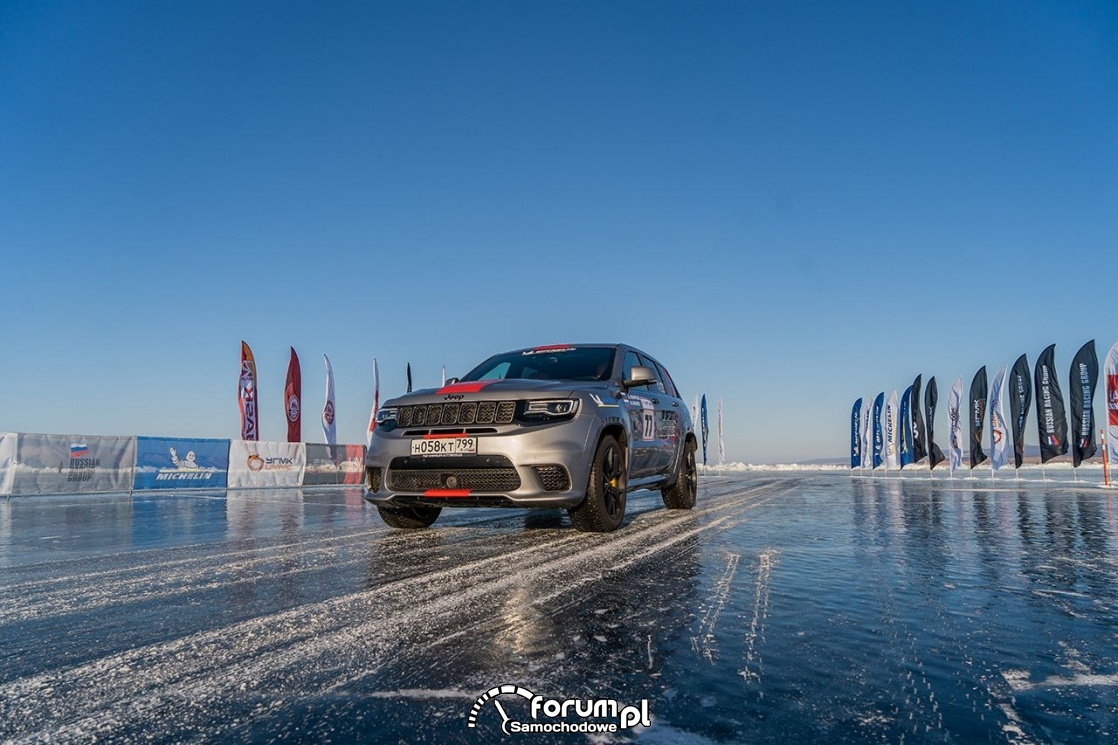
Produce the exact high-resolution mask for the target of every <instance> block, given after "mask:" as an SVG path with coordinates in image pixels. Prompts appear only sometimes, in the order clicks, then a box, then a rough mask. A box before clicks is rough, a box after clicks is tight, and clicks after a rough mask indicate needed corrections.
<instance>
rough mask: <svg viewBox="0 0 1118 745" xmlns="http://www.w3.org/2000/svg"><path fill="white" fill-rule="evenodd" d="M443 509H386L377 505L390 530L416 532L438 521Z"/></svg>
mask: <svg viewBox="0 0 1118 745" xmlns="http://www.w3.org/2000/svg"><path fill="white" fill-rule="evenodd" d="M442 511H443V508H442V507H385V506H382V505H377V512H379V513H380V519H381V520H384V522H386V523H388V527H390V528H404V529H406V530H415V529H416V528H426V527H427V526H429V525H430V524H431V523H433V522H435V520H437V519H438V517H439V513H440V512H442Z"/></svg>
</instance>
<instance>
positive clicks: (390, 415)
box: [377, 406, 398, 429]
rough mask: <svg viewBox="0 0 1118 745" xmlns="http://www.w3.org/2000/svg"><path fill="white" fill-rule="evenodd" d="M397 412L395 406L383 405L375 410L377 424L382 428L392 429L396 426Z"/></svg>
mask: <svg viewBox="0 0 1118 745" xmlns="http://www.w3.org/2000/svg"><path fill="white" fill-rule="evenodd" d="M397 413H398V411H397V409H396V407H395V406H384V407H382V408H381V409H380V410H379V411H377V426H378V427H382V428H384V429H393V428H395V427H396V414H397Z"/></svg>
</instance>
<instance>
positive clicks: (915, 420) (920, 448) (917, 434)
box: [910, 375, 928, 463]
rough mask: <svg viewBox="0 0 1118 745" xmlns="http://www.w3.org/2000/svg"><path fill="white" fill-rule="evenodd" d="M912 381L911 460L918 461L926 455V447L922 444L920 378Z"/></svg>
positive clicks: (922, 423)
mask: <svg viewBox="0 0 1118 745" xmlns="http://www.w3.org/2000/svg"><path fill="white" fill-rule="evenodd" d="M921 377H923V376H922V375H917V376H916V380H914V381H912V404H911V407H912V410H911V412H910V413H911V414H912V462H913V463H919V462H920V461H922V460H924V458H926V457H927V455H928V447H927V445H925V444H924V434H925V433H924V417H923V416H922V415H921V414H920V378H921Z"/></svg>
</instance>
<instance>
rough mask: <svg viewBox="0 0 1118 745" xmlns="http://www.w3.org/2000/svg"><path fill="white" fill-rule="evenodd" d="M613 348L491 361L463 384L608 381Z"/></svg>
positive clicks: (537, 352) (544, 351)
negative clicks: (514, 381) (476, 381)
mask: <svg viewBox="0 0 1118 745" xmlns="http://www.w3.org/2000/svg"><path fill="white" fill-rule="evenodd" d="M615 351H616V350H615V349H614V348H613V347H558V348H541V349H528V350H525V351H523V352H509V353H507V354H498V355H496V356H495V357H490V358H489V359H487V360H486V361H485V362H482V363H481V364H480V365H478V366H477V367H475V368H474V369H473V370H470V371H469V372H468V373H466V374H465V375H463V376H462V378H461V379H462V380H504V379H506V378H518V379H522V380H609V378H610V375H611V374H612V372H613V355H614V352H615Z"/></svg>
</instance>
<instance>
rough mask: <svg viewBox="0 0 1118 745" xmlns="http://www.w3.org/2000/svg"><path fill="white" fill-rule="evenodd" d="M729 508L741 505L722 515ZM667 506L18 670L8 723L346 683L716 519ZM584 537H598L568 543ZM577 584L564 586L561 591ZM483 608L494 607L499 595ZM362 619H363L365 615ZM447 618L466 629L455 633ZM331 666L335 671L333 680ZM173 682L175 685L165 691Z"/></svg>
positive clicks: (144, 711)
mask: <svg viewBox="0 0 1118 745" xmlns="http://www.w3.org/2000/svg"><path fill="white" fill-rule="evenodd" d="M780 486H781V482H777V483H774V484H768V485H762V486H758V487H755V488H753V489H750V490H745V491H739V492H736V493H732V494H729V495H727V496H728V497H739V498H740V497H757V496H760V495H763V494H765V493H767V492H771V491H773V490H775V489H778V488H779V487H780ZM750 506H751V505H750V503H748V502H747V503H745V504H744V505H743V504H742V503H741V502H740V500H737V501H735V500H733V499H724V500H720V501H719V502H716V503H714V504H712V505H710V506H708V507H704V508H700V509H696V510H693V511H691V514H693V515H696V516H698V517H700V518H714V520H713V522H714V523H715V524H716V525H717V524H718V523H720V522H732V520H731V518H732V517H733V516H734V514H736V513H740V512H742V511H744V510H747V509H749V508H750ZM726 512H728V513H730V514H729V515H722V514H721V513H726ZM657 514H658V515H659V516H660V519H652V518H650V519H648V520H647V521H644V520H638V521H635V522H633V523H631V524H629V525H628V526H627V527H626V529H625V531H624V532H623V534H620V535H619V534H617V533H614V534H611V535H607V536H601V535H585V534H573V535H570V536H567V537H565V538H563V539H560V540H559V541H557V542H552V543H549V544H543V545H539V544H537V545H532V546H528V547H525V548H522V549H519V550H516V551H512V552H505V553H501V554H499V555H497V556H492V557H487V558H485V559H482V560H480V561H477V562H473V563H471V564H468V565H460V566H454V567H448V568H446V569H442V570H436V571H435V572H431V573H428V574H424V575H420V576H418V577H409V578H406V579H403V580H395V581H392V582H389V583H387V584H385V585H382V586H380V587H379V588H377V589H376V590H375V591H362V592H357V593H351V594H347V595H344V596H340V597H338V598H332V599H330V600H328V601H323V602H319V603H312V604H309V605H306V606H302V607H299V608H295V609H291V610H287V611H283V612H281V613H276V614H272V615H268V616H263V617H257V618H254V619H250V620H248V621H244V622H239V623H236V624H233V625H231V626H227V627H223V628H220V629H215V630H212V631H207V632H202V633H198V634H192V635H189V636H186V637H183V638H181V639H177V640H174V641H172V642H166V643H159V644H155V645H149V646H147V647H141V648H138V649H134V650H128V651H125V652H121V653H117V654H114V655H110V656H107V657H104V658H101V659H99V660H96V661H94V662H91V663H87V664H83V665H79V666H76V667H74V668H71V669H67V670H60V671H54V672H52V673H49V674H40V675H35V676H30V677H27V678H23V679H19V680H16V681H13V682H11V683H8V684H6V685H3V686H0V721H3V722H7V723H9V724H11V723H14V724H15V725H16V726H17V727H20V729H19V730H17V732H18V734H19V735H21V736H22V737H25V738H29V739H31V740H35V739H43V740H57V739H59V738H62V739H65V738H67V737H80V738H82V739H85V738H88V737H90V736H91V735H95V734H96V733H102V734H104V733H112V732H113V731H115V730H116V729H118V728H119V727H121V726H123V725H124V724H125V723H127V722H135V721H136V720H137V719H139V720H141V721H143V720H150V719H155V720H157V721H149V722H148V726H152V725H160V726H163V727H165V728H166V727H170V726H172V724H173V723H175V722H177V721H179V720H177V719H176V716H180V715H181V716H187V714H185V713H184V712H187V711H188V710H190V711H194V710H197V711H196V712H195V715H194V716H201V712H205V711H206V707H207V704H209V705H213V704H217V703H219V702H222V701H225V700H226V699H227V698H228V697H229V696H236V695H244V694H245V692H246V691H248V690H249V689H250V688H251V689H253V690H257V691H271V690H272V688H271V686H275V687H278V688H279V689H280V690H281V691H287V690H292V689H295V690H304V689H305V690H309V691H320V690H322V688H324V687H326V686H328V685H337V684H338V679H339V678H341V679H342V681H343V682H342V684H344V680H345V679H347V678H348V677H350V676H347V675H345V674H344V672H345V671H346V670H347V669H352V668H353V667H354V663H359V664H358V665H357V668H358V669H361V670H363V671H375V670H376V669H377V668H378V667H379V666H380V665H383V664H385V663H386V662H388V661H392V660H394V659H395V653H396V652H398V641H397V637H396V635H395V633H394V632H395V631H396V630H397V629H398V628H400V627H401V626H406V627H407V628H409V631H410V632H411V633H413V634H417V635H419V636H421V637H422V636H424V635H426V636H430V637H432V639H433V641H435V642H439V641H441V642H442V643H446V641H448V640H450V639H453V638H455V637H457V636H459V635H461V634H462V633H465V632H464V631H463V630H461V629H459V628H457V626H458V625H457V624H456V623H454V621H455V618H456V617H457V616H461V615H462V614H461V611H462V610H463V609H466V610H468V609H469V608H470V607H471V606H472V605H474V604H476V603H479V602H480V601H481V600H483V599H485V598H491V597H492V596H495V595H497V594H499V593H507V592H509V591H510V590H512V589H514V588H515V587H516V586H518V585H521V584H523V583H525V582H526V581H534V582H539V583H543V582H546V581H547V579H548V578H550V577H553V576H555V575H557V574H563V573H570V572H578V571H581V572H582V573H585V571H586V570H588V569H591V570H592V569H596V568H598V567H600V566H602V565H606V563H604V562H602V561H601V559H602V558H604V557H609V556H610V555H611V554H621V555H622V556H625V555H626V553H627V554H628V555H627V557H626V558H625V559H624V561H628V562H632V561H637V560H640V559H641V558H642V557H647V556H650V555H653V554H655V553H657V552H659V551H662V550H664V549H666V548H668V547H670V546H672V545H674V544H675V543H676V542H678V541H681V540H686V539H688V538H691V537H692V536H693V535H694V534H696V533H698V532H701V531H703V530H707V529H709V528H710V525H709V524H703V525H699V526H698V527H696V528H694V529H693V530H691V531H680V530H679V529H678V525H677V522H678V521H677V520H675V519H673V518H674V516H673V515H669V514H667V513H664V512H659V513H657ZM576 543H577V544H590V546H589V548H586V549H584V550H582V551H578V552H570V551H567V547H568V546H570V545H572V544H576ZM611 563H612V564H614V565H616V564H618V562H617V561H613V562H611ZM510 564H511V565H515V566H517V572H516V573H515V574H510V573H508V572H506V571H503V570H504V569H505V567H507V566H508V565H510ZM577 587H578V585H577V584H573V585H571V586H569V587H565V588H561V589H560V590H559V591H558V592H557V594H560V595H561V594H563V593H565V592H571V591H573V590H575V589H576V588H577ZM484 605H485V607H492V605H493V603H491V602H490V603H485V604H484ZM353 619H361V620H360V621H359V622H357V623H356V624H355V623H353ZM440 622H441V624H440ZM479 622H480V621H479ZM446 626H450V627H452V628H455V629H456V630H454V631H451V632H449V633H447V632H446V631H445V628H444V627H446ZM312 660H319V661H323V660H325V661H331V660H332V661H333V664H332V665H326V666H321V665H312V664H307V663H308V662H309V661H312ZM338 673H343V674H342V675H340V676H339V675H338ZM367 674H368V673H367V672H365V673H362V675H367ZM331 675H333V678H334V679H333V680H329V679H327V680H323V679H322V678H323V677H324V676H325V677H326V678H329V677H330V676H331ZM308 682H309V683H311V685H309V686H308V685H306V684H307V683H308ZM301 683H302V685H300V684H301ZM269 684H270V685H269ZM168 689H174V690H175V691H176V693H175V694H173V695H169V694H167V693H165V692H164V691H167V690H168ZM184 700H185V701H189V702H194V703H193V704H192V707H193V708H191V707H185V708H184V707H183V701H184ZM199 707H200V708H199ZM156 715H158V716H156ZM181 716H180V718H181ZM188 718H189V717H188ZM59 725H61V726H59ZM17 732H12V733H10V735H15V734H17Z"/></svg>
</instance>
